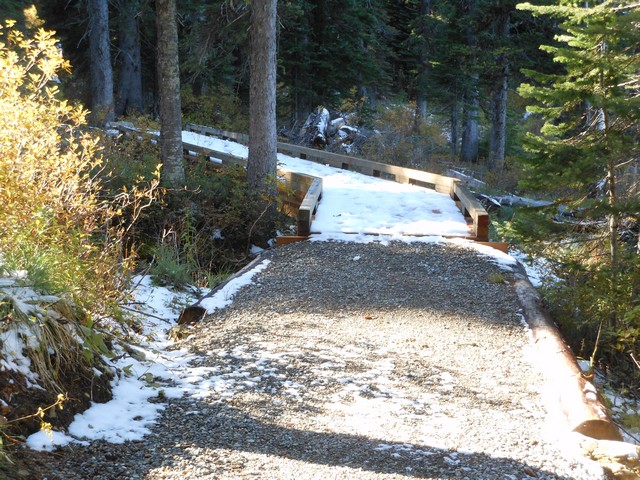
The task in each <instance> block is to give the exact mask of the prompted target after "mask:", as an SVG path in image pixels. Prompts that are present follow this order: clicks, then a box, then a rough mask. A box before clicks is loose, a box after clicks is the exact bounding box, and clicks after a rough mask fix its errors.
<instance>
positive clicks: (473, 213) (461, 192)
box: [453, 182, 489, 242]
mask: <svg viewBox="0 0 640 480" xmlns="http://www.w3.org/2000/svg"><path fill="white" fill-rule="evenodd" d="M453 191H454V194H455V196H456V197H458V198H459V199H460V203H461V204H462V208H461V210H462V213H463V215H465V216H469V217H471V219H472V220H473V234H474V236H475V237H476V240H478V241H480V242H486V241H488V240H489V214H488V213H487V211H486V210H485V209H484V207H483V206H482V204H481V203H480V202H478V200H477V199H476V197H474V196H473V194H472V193H471V191H470V190H469V189H468V188H467V186H466V185H464V184H462V183H460V182H456V183H455V185H454V188H453Z"/></svg>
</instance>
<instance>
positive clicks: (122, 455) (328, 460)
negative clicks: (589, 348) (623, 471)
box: [39, 242, 605, 480]
mask: <svg viewBox="0 0 640 480" xmlns="http://www.w3.org/2000/svg"><path fill="white" fill-rule="evenodd" d="M267 258H269V259H270V260H271V263H270V264H269V266H268V267H267V268H266V269H265V270H264V271H263V272H261V273H260V274H258V275H257V276H256V283H255V284H254V285H251V286H249V287H245V288H243V289H242V290H241V291H240V292H239V293H238V294H237V295H236V297H235V299H234V302H233V304H232V305H231V306H230V307H228V308H226V309H224V310H221V311H218V312H216V313H215V314H214V315H212V316H211V317H208V318H207V319H205V320H204V321H203V322H202V323H200V324H199V325H197V326H196V327H194V330H193V332H192V334H191V335H190V336H189V337H188V338H187V339H185V340H183V342H185V343H187V344H188V345H190V347H191V348H192V350H193V351H194V352H197V353H198V354H199V357H198V359H199V360H198V362H199V364H200V366H201V367H202V368H203V369H206V371H207V372H208V376H209V379H208V381H207V382H204V383H203V384H202V389H201V391H200V392H198V394H196V395H193V396H190V397H184V398H181V399H179V400H170V401H167V400H165V402H167V407H166V409H165V411H164V413H163V416H162V418H161V420H160V421H159V422H158V424H157V425H156V426H155V427H153V432H152V434H150V435H148V436H147V437H145V438H144V439H143V440H142V441H139V442H129V443H125V444H123V445H113V444H107V443H104V442H94V443H93V444H91V445H90V446H88V447H81V446H78V445H72V446H68V447H64V448H62V449H60V450H59V451H57V452H55V453H53V454H44V453H43V454H39V455H41V460H39V461H40V462H41V468H42V474H41V478H47V479H51V480H52V479H95V480H98V479H108V480H111V479H121V478H122V479H148V480H160V479H163V480H165V479H166V480H169V479H170V480H177V479H249V478H252V479H291V480H293V479H295V480H306V479H322V480H326V479H401V478H429V479H471V480H475V479H487V480H492V479H511V480H514V479H518V480H519V479H531V478H538V479H599V478H605V477H604V476H603V475H602V473H601V470H600V469H599V468H598V467H597V466H596V465H595V464H592V463H590V462H588V461H586V460H584V459H582V458H580V457H577V456H576V457H574V456H572V455H571V454H569V453H567V452H566V451H565V449H562V448H560V445H559V444H558V442H557V441H554V440H551V439H549V438H547V437H548V435H546V434H545V428H544V426H545V424H546V423H547V420H546V419H547V414H546V411H545V407H544V405H543V402H542V398H541V394H540V390H541V387H542V379H541V378H540V376H539V374H538V372H537V371H536V369H535V358H534V357H533V353H532V351H533V349H532V348H531V345H530V339H529V337H528V334H527V331H526V329H525V327H524V326H523V323H522V318H521V315H520V314H519V309H520V306H519V304H518V299H517V297H516V295H515V293H514V291H513V288H512V287H511V285H510V284H509V279H510V277H511V274H510V273H509V272H508V271H505V270H504V268H501V267H499V266H497V265H496V264H495V263H494V262H492V261H491V260H490V259H489V258H488V257H483V256H480V255H479V254H478V253H476V252H474V251H473V250H470V249H465V248H462V247H459V246H452V245H443V244H428V243H414V244H406V243H396V242H393V243H390V244H389V245H382V244H379V243H370V244H352V243H324V242H303V243H298V244H293V245H289V246H286V247H281V248H278V249H276V250H273V251H271V252H269V253H268V254H267ZM230 385H232V386H233V388H231V389H230V388H229V386H230Z"/></svg>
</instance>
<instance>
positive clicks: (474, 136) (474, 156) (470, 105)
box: [460, 75, 480, 163]
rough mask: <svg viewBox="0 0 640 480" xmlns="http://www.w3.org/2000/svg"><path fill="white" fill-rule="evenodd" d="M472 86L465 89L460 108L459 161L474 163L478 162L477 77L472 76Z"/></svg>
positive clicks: (478, 103)
mask: <svg viewBox="0 0 640 480" xmlns="http://www.w3.org/2000/svg"><path fill="white" fill-rule="evenodd" d="M472 79H473V81H472V84H471V85H470V86H469V87H468V88H467V91H466V93H465V95H464V105H463V107H462V145H461V146H460V160H461V161H463V162H469V163H475V162H477V161H478V145H479V139H478V111H479V109H480V99H479V95H478V87H477V82H478V76H477V75H473V76H472Z"/></svg>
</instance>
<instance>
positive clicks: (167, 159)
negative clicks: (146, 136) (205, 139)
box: [156, 0, 185, 187]
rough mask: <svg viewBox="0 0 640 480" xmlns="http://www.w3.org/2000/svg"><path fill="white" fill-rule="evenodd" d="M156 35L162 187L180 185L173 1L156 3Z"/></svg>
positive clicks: (178, 98)
mask: <svg viewBox="0 0 640 480" xmlns="http://www.w3.org/2000/svg"><path fill="white" fill-rule="evenodd" d="M156 28H157V31H158V40H157V41H158V45H157V46H158V58H157V69H158V93H159V96H160V153H161V155H162V162H163V168H162V178H161V180H162V183H163V184H164V185H166V186H169V187H181V186H183V185H184V181H185V177H184V166H183V163H182V160H183V156H182V117H181V112H180V70H179V67H178V25H177V21H176V3H175V0H156Z"/></svg>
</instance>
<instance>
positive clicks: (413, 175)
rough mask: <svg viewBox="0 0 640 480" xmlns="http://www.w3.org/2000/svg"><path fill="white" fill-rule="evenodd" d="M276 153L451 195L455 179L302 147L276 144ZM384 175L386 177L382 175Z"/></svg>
mask: <svg viewBox="0 0 640 480" xmlns="http://www.w3.org/2000/svg"><path fill="white" fill-rule="evenodd" d="M278 152H280V153H284V154H287V155H290V156H294V157H298V158H302V159H304V160H309V161H312V162H316V163H322V164H328V165H331V166H332V167H335V168H342V169H345V170H353V171H358V172H359V173H362V174H363V175H369V176H372V177H381V178H385V177H386V178H388V176H390V175H392V176H393V177H395V181H396V182H398V183H415V184H418V182H421V183H426V184H432V185H435V190H436V191H438V192H441V193H447V194H450V193H451V189H452V186H453V182H454V181H455V179H453V178H451V177H445V176H443V175H438V174H436V173H429V172H423V171H422V170H414V169H412V168H405V167H398V166H396V165H389V164H386V163H380V162H374V161H372V160H366V159H364V158H357V157H349V156H347V155H340V154H338V153H331V152H324V151H321V150H316V149H313V148H308V147H302V146H300V145H291V144H288V143H282V142H278ZM345 166H346V168H345ZM383 173H385V174H386V176H383V175H382V174H383Z"/></svg>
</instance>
